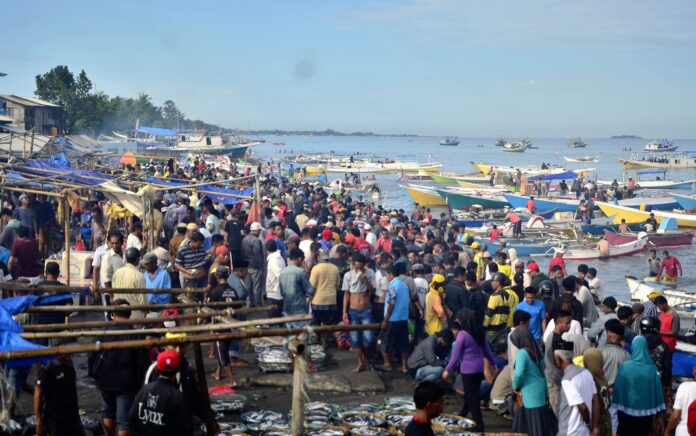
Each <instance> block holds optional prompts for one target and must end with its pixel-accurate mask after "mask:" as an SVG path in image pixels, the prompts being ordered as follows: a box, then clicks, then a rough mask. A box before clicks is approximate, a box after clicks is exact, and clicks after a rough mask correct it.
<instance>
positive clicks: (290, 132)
mask: <svg viewBox="0 0 696 436" xmlns="http://www.w3.org/2000/svg"><path fill="white" fill-rule="evenodd" d="M240 133H242V134H243V135H277V136H402V137H416V136H418V135H412V134H409V133H399V134H391V133H374V132H351V133H346V132H338V131H336V130H333V129H326V130H322V131H316V130H243V131H241V132H240Z"/></svg>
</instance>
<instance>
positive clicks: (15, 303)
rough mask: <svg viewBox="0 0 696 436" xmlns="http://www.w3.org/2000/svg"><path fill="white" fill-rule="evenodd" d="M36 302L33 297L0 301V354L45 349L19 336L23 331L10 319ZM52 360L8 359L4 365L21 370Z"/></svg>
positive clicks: (42, 358) (46, 358) (27, 296)
mask: <svg viewBox="0 0 696 436" xmlns="http://www.w3.org/2000/svg"><path fill="white" fill-rule="evenodd" d="M37 300H38V297H37V296H35V295H26V296H23V297H13V298H5V299H3V300H0V352H12V351H22V350H36V349H41V348H45V347H43V346H41V345H37V344H34V343H32V342H29V341H27V340H26V339H24V338H22V337H21V336H19V333H22V331H23V329H22V327H21V326H20V325H19V323H18V322H17V321H15V320H14V318H12V316H13V315H16V314H18V313H19V312H21V311H23V310H24V309H26V308H28V307H29V306H31V305H33V304H34V303H36V301H37ZM52 359H53V357H50V356H49V357H39V358H29V359H10V360H8V361H7V362H6V363H5V365H6V366H7V367H9V368H21V367H27V366H30V365H32V364H34V363H36V362H48V361H50V360H52Z"/></svg>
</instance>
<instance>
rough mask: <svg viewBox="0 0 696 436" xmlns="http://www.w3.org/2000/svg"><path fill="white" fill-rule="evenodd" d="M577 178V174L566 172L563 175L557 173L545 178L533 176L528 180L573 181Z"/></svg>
mask: <svg viewBox="0 0 696 436" xmlns="http://www.w3.org/2000/svg"><path fill="white" fill-rule="evenodd" d="M577 177H578V175H577V173H574V172H573V171H566V172H563V173H558V174H549V175H546V176H534V177H530V178H529V179H528V180H529V181H533V182H536V181H537V180H541V181H546V180H573V179H576V178H577Z"/></svg>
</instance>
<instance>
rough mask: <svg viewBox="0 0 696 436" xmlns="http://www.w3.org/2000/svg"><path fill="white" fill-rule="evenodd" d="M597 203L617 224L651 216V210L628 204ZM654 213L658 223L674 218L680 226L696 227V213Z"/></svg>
mask: <svg viewBox="0 0 696 436" xmlns="http://www.w3.org/2000/svg"><path fill="white" fill-rule="evenodd" d="M596 204H597V207H599V208H600V209H601V210H602V212H604V213H605V214H606V215H607V216H609V215H614V223H615V224H620V223H621V220H622V219H624V220H626V223H627V224H638V223H644V222H645V221H646V220H647V219H648V218H650V213H651V212H645V211H642V210H638V209H634V208H631V207H626V206H617V205H615V204H611V203H604V202H601V201H598V202H597V203H596ZM652 213H653V214H654V215H655V220H657V222H658V223H661V222H662V220H663V219H665V218H674V219H675V220H676V221H677V225H679V227H696V215H691V214H685V213H675V212H666V211H662V210H653V211H652Z"/></svg>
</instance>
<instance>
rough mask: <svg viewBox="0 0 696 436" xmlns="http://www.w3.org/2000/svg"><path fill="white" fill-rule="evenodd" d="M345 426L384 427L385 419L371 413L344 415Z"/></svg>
mask: <svg viewBox="0 0 696 436" xmlns="http://www.w3.org/2000/svg"><path fill="white" fill-rule="evenodd" d="M343 424H344V425H345V426H346V427H349V428H355V427H382V426H383V425H384V419H383V418H381V417H380V416H378V415H374V414H371V413H364V412H361V413H344V414H343Z"/></svg>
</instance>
